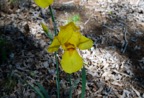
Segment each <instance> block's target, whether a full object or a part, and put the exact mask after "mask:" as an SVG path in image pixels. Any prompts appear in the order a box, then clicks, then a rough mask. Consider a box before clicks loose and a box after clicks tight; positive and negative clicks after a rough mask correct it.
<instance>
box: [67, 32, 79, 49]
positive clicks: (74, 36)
mask: <svg viewBox="0 0 144 98" xmlns="http://www.w3.org/2000/svg"><path fill="white" fill-rule="evenodd" d="M80 36H81V33H80V32H74V33H73V34H72V36H71V38H70V39H69V40H68V43H70V44H72V45H74V46H75V47H77V45H78V44H79V40H80Z"/></svg>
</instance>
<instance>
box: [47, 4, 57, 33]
mask: <svg viewBox="0 0 144 98" xmlns="http://www.w3.org/2000/svg"><path fill="white" fill-rule="evenodd" d="M49 10H50V14H51V18H52V21H53V26H54V33H55V35H57V26H56V22H55V18H54V14H53V11H52V7H51V6H49Z"/></svg>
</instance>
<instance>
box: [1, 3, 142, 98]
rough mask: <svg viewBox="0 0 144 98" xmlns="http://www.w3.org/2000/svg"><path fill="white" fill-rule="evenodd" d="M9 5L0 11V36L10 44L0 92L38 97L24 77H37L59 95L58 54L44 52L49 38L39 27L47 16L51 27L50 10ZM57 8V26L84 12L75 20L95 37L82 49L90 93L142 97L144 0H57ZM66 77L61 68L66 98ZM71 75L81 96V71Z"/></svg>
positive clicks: (95, 97)
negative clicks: (56, 68)
mask: <svg viewBox="0 0 144 98" xmlns="http://www.w3.org/2000/svg"><path fill="white" fill-rule="evenodd" d="M29 2H31V1H29ZM135 2H136V3H135ZM9 6H10V5H9ZM7 8H8V9H6V11H4V10H2V11H0V21H1V22H0V36H1V37H3V38H4V39H6V40H7V41H8V42H9V43H10V49H11V52H10V54H9V57H8V60H7V62H5V63H3V64H2V65H1V66H0V73H1V74H0V96H5V97H4V98H16V97H17V98H35V97H36V94H35V93H34V91H33V90H32V89H31V88H30V87H29V86H27V85H26V83H25V82H23V81H27V82H28V83H29V84H33V83H35V82H36V81H38V82H40V83H41V84H42V85H43V86H44V87H45V88H46V89H47V91H48V92H49V95H50V96H51V98H56V82H55V77H56V76H55V73H56V70H55V61H54V56H53V54H49V53H47V52H46V51H45V47H46V46H47V45H50V39H49V38H47V37H46V35H45V34H44V32H43V31H42V28H41V26H40V24H41V22H43V21H44V22H45V23H46V24H48V27H49V29H50V30H51V32H52V31H53V26H52V22H51V19H50V13H49V11H48V9H45V10H41V9H40V8H38V7H37V6H36V5H35V4H34V3H33V2H31V3H28V2H24V3H23V5H19V6H18V7H17V8H12V7H7ZM53 8H54V13H55V16H56V19H57V25H58V26H60V25H63V24H66V23H67V21H68V19H69V18H70V17H71V16H73V15H76V14H78V15H80V21H79V22H77V25H78V26H80V27H81V31H82V32H83V34H84V35H86V36H87V37H89V38H91V39H92V40H93V41H94V45H93V47H92V48H91V49H90V50H85V51H80V54H81V56H82V57H83V58H84V62H85V64H84V65H85V67H86V69H87V85H86V98H144V50H143V48H144V20H143V19H144V12H143V11H144V10H143V9H144V2H143V0H136V1H135V0H132V1H130V0H129V1H127V0H122V1H120V0H70V1H67V0H60V1H59V2H57V0H56V1H55V3H54V5H53ZM0 10H1V9H0ZM61 53H62V51H61V50H59V55H58V57H59V59H61ZM60 69H61V68H60ZM9 77H11V80H10V79H9ZM66 77H67V75H66V74H65V73H64V72H63V71H60V84H61V97H62V98H68V92H67V91H68V89H69V83H68V78H66ZM72 77H73V79H72V80H73V82H74V80H77V81H78V86H77V87H76V88H75V90H74V91H73V98H79V97H80V93H81V82H80V73H79V72H78V73H75V74H73V76H72ZM8 84H9V86H8Z"/></svg>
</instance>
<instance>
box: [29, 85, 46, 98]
mask: <svg viewBox="0 0 144 98" xmlns="http://www.w3.org/2000/svg"><path fill="white" fill-rule="evenodd" d="M28 85H29V86H30V87H31V88H32V89H33V90H34V91H35V93H37V94H38V95H39V96H40V98H45V97H44V96H43V94H42V93H41V91H40V90H39V88H37V87H34V86H33V85H31V84H29V83H28Z"/></svg>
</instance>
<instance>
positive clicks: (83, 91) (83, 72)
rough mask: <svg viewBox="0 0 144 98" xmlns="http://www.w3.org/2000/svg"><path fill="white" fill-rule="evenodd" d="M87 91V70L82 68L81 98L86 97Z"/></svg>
mask: <svg viewBox="0 0 144 98" xmlns="http://www.w3.org/2000/svg"><path fill="white" fill-rule="evenodd" d="M85 89H86V71H85V68H84V67H83V68H82V94H81V98H84V96H85Z"/></svg>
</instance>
